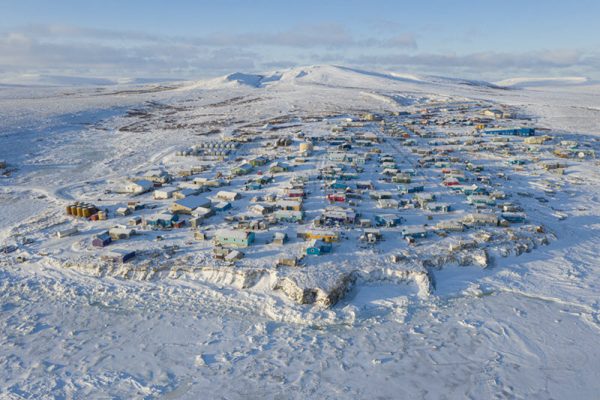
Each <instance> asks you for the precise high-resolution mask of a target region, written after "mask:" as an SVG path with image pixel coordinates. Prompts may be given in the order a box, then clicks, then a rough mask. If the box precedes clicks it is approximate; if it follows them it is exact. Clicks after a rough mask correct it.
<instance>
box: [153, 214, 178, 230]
mask: <svg viewBox="0 0 600 400" xmlns="http://www.w3.org/2000/svg"><path fill="white" fill-rule="evenodd" d="M177 221H179V215H177V214H166V213H165V214H158V215H155V216H153V217H149V218H146V224H147V225H148V226H151V227H156V228H172V227H173V224H174V223H175V222H177Z"/></svg>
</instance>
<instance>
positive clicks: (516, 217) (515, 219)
mask: <svg viewBox="0 0 600 400" xmlns="http://www.w3.org/2000/svg"><path fill="white" fill-rule="evenodd" d="M501 216H502V218H503V219H505V220H506V221H508V222H510V223H513V224H519V223H522V222H525V219H526V217H525V214H523V213H516V212H515V213H512V212H511V213H502V215H501Z"/></svg>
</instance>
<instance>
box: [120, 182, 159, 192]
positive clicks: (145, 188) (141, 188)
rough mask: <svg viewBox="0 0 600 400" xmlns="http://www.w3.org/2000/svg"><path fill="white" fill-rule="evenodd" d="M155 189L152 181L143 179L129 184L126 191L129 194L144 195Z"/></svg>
mask: <svg viewBox="0 0 600 400" xmlns="http://www.w3.org/2000/svg"><path fill="white" fill-rule="evenodd" d="M153 188H154V183H153V182H152V181H149V180H146V179H142V180H139V181H135V182H129V183H127V185H126V186H125V191H126V192H127V193H132V194H142V193H146V192H149V191H150V190H152V189H153Z"/></svg>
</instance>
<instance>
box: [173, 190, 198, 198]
mask: <svg viewBox="0 0 600 400" xmlns="http://www.w3.org/2000/svg"><path fill="white" fill-rule="evenodd" d="M198 193H200V189H193V188H182V189H178V190H176V191H175V192H173V194H172V196H173V198H174V199H176V200H181V199H185V198H186V197H188V196H196V195H197V194H198Z"/></svg>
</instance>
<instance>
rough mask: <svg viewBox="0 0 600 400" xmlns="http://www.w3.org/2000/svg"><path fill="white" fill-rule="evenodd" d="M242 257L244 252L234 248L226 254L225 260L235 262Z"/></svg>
mask: <svg viewBox="0 0 600 400" xmlns="http://www.w3.org/2000/svg"><path fill="white" fill-rule="evenodd" d="M242 258H244V253H242V252H241V251H239V250H232V251H230V252H229V253H227V255H226V256H225V258H224V259H223V260H225V261H227V262H229V263H233V262H236V261H239V260H241V259H242Z"/></svg>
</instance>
